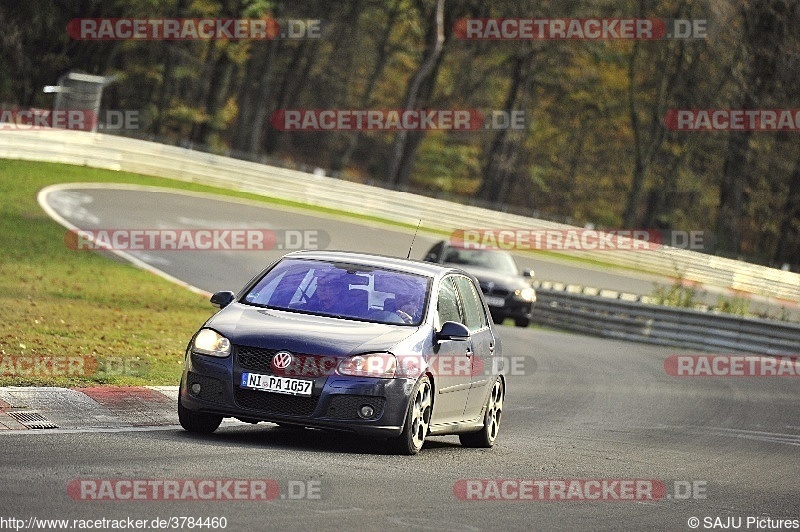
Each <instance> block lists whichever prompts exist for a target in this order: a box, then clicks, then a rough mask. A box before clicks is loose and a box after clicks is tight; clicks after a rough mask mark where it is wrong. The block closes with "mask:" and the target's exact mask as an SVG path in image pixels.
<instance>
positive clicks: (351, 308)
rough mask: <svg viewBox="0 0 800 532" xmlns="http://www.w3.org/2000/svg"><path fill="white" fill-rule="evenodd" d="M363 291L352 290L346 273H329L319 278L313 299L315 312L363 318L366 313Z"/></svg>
mask: <svg viewBox="0 0 800 532" xmlns="http://www.w3.org/2000/svg"><path fill="white" fill-rule="evenodd" d="M362 295H364V296H365V295H366V292H364V291H363V290H351V289H350V283H349V281H348V279H347V274H346V273H338V272H328V273H324V274H322V275H320V276H319V277H318V278H317V287H316V289H315V291H314V296H313V297H312V299H311V303H312V306H313V308H314V309H315V310H318V311H319V312H323V313H325V314H335V315H342V316H351V317H362V316H364V313H365V312H366V310H367V309H366V304H365V302H364V301H363V299H362V297H360V296H362Z"/></svg>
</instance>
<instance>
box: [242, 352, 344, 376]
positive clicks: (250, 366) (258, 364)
mask: <svg viewBox="0 0 800 532" xmlns="http://www.w3.org/2000/svg"><path fill="white" fill-rule="evenodd" d="M276 353H278V351H277V350H274V349H265V348H263V347H250V346H247V345H237V346H236V360H237V362H238V363H239V366H240V367H241V368H242V369H243V370H246V371H256V372H258V373H261V374H262V375H279V376H283V377H312V378H314V377H324V376H327V375H330V374H331V373H332V372H333V370H334V368H335V367H336V362H337V360H336V359H335V358H333V357H322V356H315V355H303V354H298V353H292V363H291V365H290V366H289V367H287V368H286V369H283V370H278V371H275V368H274V367H273V366H272V359H273V358H275V354H276Z"/></svg>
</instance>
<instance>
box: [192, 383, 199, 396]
mask: <svg viewBox="0 0 800 532" xmlns="http://www.w3.org/2000/svg"><path fill="white" fill-rule="evenodd" d="M192 393H193V394H194V395H200V383H199V382H196V383H194V384H192Z"/></svg>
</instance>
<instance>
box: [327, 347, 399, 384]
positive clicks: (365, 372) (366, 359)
mask: <svg viewBox="0 0 800 532" xmlns="http://www.w3.org/2000/svg"><path fill="white" fill-rule="evenodd" d="M336 370H337V371H338V372H339V374H341V375H350V376H352V377H382V378H386V379H391V378H394V376H395V374H396V373H397V359H396V358H395V356H394V355H393V354H391V353H373V354H369V355H356V356H354V357H350V358H345V359H344V360H342V361H341V362H339V367H338V368H337V369H336Z"/></svg>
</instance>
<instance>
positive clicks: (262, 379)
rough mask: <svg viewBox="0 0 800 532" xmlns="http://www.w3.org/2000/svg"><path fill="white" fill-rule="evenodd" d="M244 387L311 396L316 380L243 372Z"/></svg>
mask: <svg viewBox="0 0 800 532" xmlns="http://www.w3.org/2000/svg"><path fill="white" fill-rule="evenodd" d="M242 388H250V389H252V390H261V391H263V392H274V393H285V394H287V395H305V396H309V395H311V390H312V389H313V388H314V381H309V380H305V379H291V378H289V377H277V376H275V375H260V374H258V373H242Z"/></svg>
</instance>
